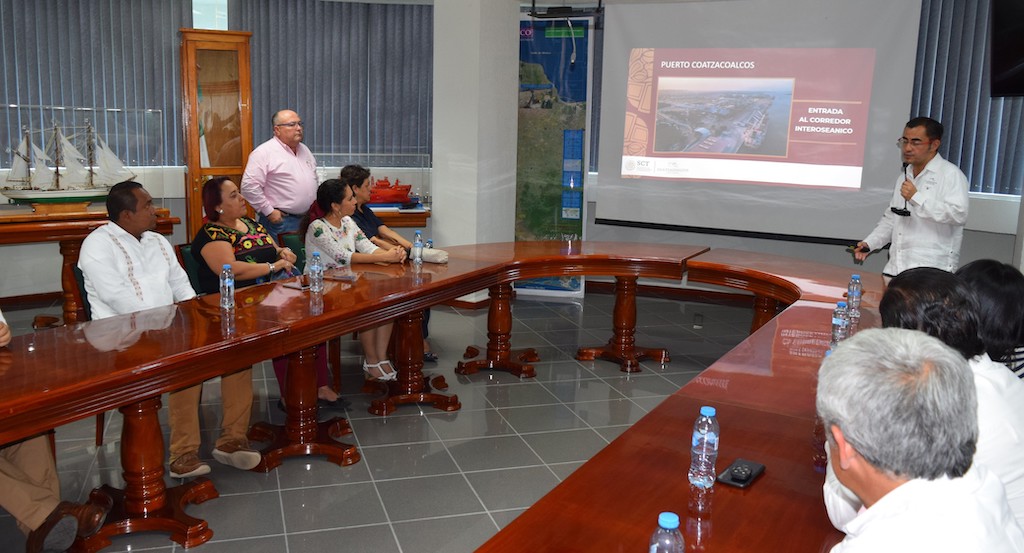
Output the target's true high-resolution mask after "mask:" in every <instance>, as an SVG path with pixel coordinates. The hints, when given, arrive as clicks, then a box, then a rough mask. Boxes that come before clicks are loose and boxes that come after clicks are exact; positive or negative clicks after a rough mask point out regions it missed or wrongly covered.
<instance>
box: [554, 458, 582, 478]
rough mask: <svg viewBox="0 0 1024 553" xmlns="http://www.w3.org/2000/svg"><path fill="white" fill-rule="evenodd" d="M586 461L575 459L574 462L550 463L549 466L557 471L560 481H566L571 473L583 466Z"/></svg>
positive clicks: (556, 475) (556, 474)
mask: <svg viewBox="0 0 1024 553" xmlns="http://www.w3.org/2000/svg"><path fill="white" fill-rule="evenodd" d="M584 462H585V461H573V462H572V463H558V464H554V465H548V468H549V469H551V471H552V472H554V473H555V477H557V478H558V481H559V482H564V481H565V479H566V478H568V477H569V475H570V474H572V473H573V472H576V469H578V468H580V467H582V466H583V463H584Z"/></svg>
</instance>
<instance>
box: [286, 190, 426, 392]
mask: <svg viewBox="0 0 1024 553" xmlns="http://www.w3.org/2000/svg"><path fill="white" fill-rule="evenodd" d="M355 209H356V199H355V195H354V193H353V191H352V189H351V188H350V187H348V186H346V185H345V184H343V183H342V182H341V181H340V180H338V179H330V180H326V181H324V182H323V183H322V184H321V185H320V187H319V188H318V189H317V193H316V202H314V203H313V205H312V206H311V207H310V210H309V215H308V216H307V217H308V221H309V222H308V224H307V225H305V234H306V267H309V262H310V260H311V259H312V258H313V253H314V252H319V253H320V259H321V261H322V262H323V264H324V268H325V269H332V268H334V267H347V266H349V265H351V264H352V263H402V262H404V261H405V259H406V255H407V254H406V251H405V249H404V248H402V247H401V246H395V247H393V248H390V249H385V248H379V247H377V246H376V245H374V244H373V243H372V242H370V241H369V240H367V239H366V236H365V235H364V234H363V233H362V231H360V230H359V226H358V225H356V223H355V222H354V221H353V220H352V219H351V217H350V215H352V213H353V212H354V211H355ZM393 324H394V323H393V322H391V321H388V322H387V323H384V324H382V325H380V326H377V327H374V328H368V329H362V330H360V331H359V342H360V343H361V344H362V346H363V356H364V358H365V359H364V361H363V373H364V375H365V376H366V378H368V379H371V380H394V379H395V378H397V376H398V373H397V372H395V367H394V366H393V365H392V364H391V361H389V360H388V359H387V351H388V343H389V341H390V340H391V327H392V325H393Z"/></svg>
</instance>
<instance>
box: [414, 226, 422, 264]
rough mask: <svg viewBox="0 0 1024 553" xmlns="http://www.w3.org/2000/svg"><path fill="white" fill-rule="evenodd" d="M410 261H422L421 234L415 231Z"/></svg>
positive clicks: (416, 262)
mask: <svg viewBox="0 0 1024 553" xmlns="http://www.w3.org/2000/svg"><path fill="white" fill-rule="evenodd" d="M412 262H413V263H415V264H417V265H419V264H420V263H423V234H422V233H421V232H420V231H418V230H417V231H416V238H415V239H414V240H413V241H412Z"/></svg>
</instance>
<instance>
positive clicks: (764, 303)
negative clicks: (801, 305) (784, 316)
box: [750, 296, 779, 334]
mask: <svg viewBox="0 0 1024 553" xmlns="http://www.w3.org/2000/svg"><path fill="white" fill-rule="evenodd" d="M778 312H779V300H776V299H773V298H769V297H768V296H754V320H753V321H752V322H751V323H750V333H751V334H753V333H754V331H756V330H757V329H759V328H761V327H762V326H764V324H765V323H767V322H768V321H770V320H772V318H774V317H775V315H776V314H778Z"/></svg>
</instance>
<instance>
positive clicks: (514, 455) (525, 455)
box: [445, 436, 541, 471]
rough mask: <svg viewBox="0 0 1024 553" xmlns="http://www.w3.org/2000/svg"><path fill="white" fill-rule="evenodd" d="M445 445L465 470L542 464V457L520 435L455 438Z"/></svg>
mask: <svg viewBox="0 0 1024 553" xmlns="http://www.w3.org/2000/svg"><path fill="white" fill-rule="evenodd" d="M445 445H446V446H447V447H448V451H449V452H451V455H452V457H454V458H455V462H456V463H458V465H459V468H460V469H462V470H463V471H470V470H488V469H496V468H506V467H521V466H523V465H539V464H541V459H540V458H539V457H537V454H536V453H534V452H533V451H532V450H531V449H530V446H529V445H528V444H527V443H526V441H524V440H523V438H522V437H520V436H497V437H492V438H475V439H472V440H453V441H450V442H445Z"/></svg>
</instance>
